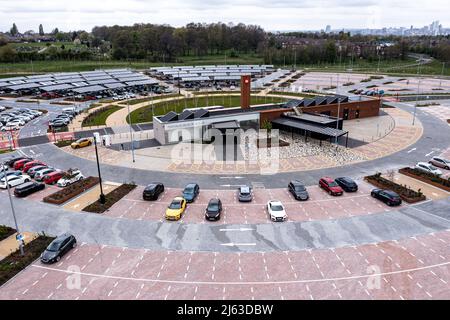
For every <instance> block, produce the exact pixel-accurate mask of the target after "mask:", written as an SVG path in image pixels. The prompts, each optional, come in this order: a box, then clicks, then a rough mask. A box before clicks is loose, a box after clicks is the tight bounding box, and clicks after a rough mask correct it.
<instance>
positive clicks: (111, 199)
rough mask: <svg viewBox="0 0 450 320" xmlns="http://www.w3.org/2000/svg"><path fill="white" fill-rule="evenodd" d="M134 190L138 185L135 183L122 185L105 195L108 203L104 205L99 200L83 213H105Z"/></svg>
mask: <svg viewBox="0 0 450 320" xmlns="http://www.w3.org/2000/svg"><path fill="white" fill-rule="evenodd" d="M134 188H136V184H134V183H128V184H122V185H121V186H119V187H118V188H116V189H114V190H113V191H111V192H110V193H108V194H107V195H105V198H106V202H105V203H104V204H102V203H100V201H99V200H97V201H95V202H94V203H91V204H90V205H88V206H87V207H85V208H84V209H83V211H87V212H94V213H103V212H105V211H106V210H108V209H109V208H111V207H112V206H113V205H114V204H115V203H116V202H118V201H119V200H120V199H122V198H123V197H125V196H126V195H127V194H128V193H130V192H131V191H132V190H133V189H134Z"/></svg>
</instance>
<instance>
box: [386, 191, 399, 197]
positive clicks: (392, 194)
mask: <svg viewBox="0 0 450 320" xmlns="http://www.w3.org/2000/svg"><path fill="white" fill-rule="evenodd" d="M383 191H384V193H386V194H388V195H390V196H394V197H398V196H399V195H398V194H397V193H396V192H394V191H392V190H383Z"/></svg>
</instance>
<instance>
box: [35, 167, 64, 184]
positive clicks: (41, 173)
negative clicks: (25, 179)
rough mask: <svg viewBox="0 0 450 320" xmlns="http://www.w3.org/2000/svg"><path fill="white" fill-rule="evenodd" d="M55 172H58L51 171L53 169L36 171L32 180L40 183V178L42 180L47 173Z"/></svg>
mask: <svg viewBox="0 0 450 320" xmlns="http://www.w3.org/2000/svg"><path fill="white" fill-rule="evenodd" d="M55 171H58V170H55V169H53V168H45V169H42V170H39V171H36V173H35V174H34V180H36V181H41V180H42V178H43V177H44V176H45V175H46V174H49V173H51V172H55Z"/></svg>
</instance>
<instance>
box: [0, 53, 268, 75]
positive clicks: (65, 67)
mask: <svg viewBox="0 0 450 320" xmlns="http://www.w3.org/2000/svg"><path fill="white" fill-rule="evenodd" d="M225 63H226V64H262V63H263V60H262V59H261V58H259V57H258V56H255V55H253V54H242V55H239V57H237V58H230V57H227V58H225V56H222V55H209V56H202V57H197V56H186V57H180V58H178V59H177V60H176V62H171V63H167V64H165V63H163V62H149V61H111V60H98V61H76V60H70V61H64V60H61V61H33V63H30V62H20V63H0V76H1V75H2V74H9V75H11V76H12V75H13V74H16V73H17V74H22V73H24V74H32V73H46V72H76V71H91V70H95V69H109V68H132V69H140V70H144V69H148V68H150V67H155V66H164V65H168V66H170V65H208V64H225Z"/></svg>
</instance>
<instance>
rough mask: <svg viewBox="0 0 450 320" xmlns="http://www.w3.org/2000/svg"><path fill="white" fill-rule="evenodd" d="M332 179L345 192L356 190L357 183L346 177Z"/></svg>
mask: <svg viewBox="0 0 450 320" xmlns="http://www.w3.org/2000/svg"><path fill="white" fill-rule="evenodd" d="M334 181H336V183H337V184H338V185H339V186H340V187H341V188H342V189H343V190H344V191H345V192H356V191H358V185H357V184H356V182H355V181H353V180H352V179H350V178H348V177H340V178H336V179H335V180H334Z"/></svg>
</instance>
